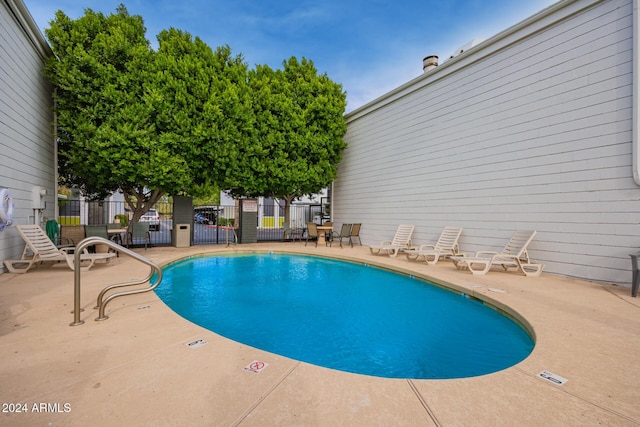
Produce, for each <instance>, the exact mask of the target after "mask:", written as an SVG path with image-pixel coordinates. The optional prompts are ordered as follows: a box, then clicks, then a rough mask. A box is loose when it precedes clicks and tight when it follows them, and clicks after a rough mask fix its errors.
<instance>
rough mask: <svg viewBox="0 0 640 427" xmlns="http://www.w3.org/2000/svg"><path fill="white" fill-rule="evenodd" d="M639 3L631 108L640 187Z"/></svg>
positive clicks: (636, 177) (634, 26)
mask: <svg viewBox="0 0 640 427" xmlns="http://www.w3.org/2000/svg"><path fill="white" fill-rule="evenodd" d="M638 3H640V0H633V18H632V19H633V23H632V34H631V37H632V42H631V44H632V46H633V48H632V51H633V65H632V70H631V72H632V73H633V81H632V89H631V90H632V94H631V97H632V108H631V114H632V116H631V127H632V130H631V138H632V139H631V145H632V147H633V148H632V156H633V180H634V181H635V182H636V184H638V185H640V141H639V137H640V135H638V126H639V122H640V120H638V115H639V114H640V99H639V98H640V66H639V62H640V61H639V59H638V55H640V52H639V49H640V48H639V47H638V44H639V42H640V17H639V13H640V11H638Z"/></svg>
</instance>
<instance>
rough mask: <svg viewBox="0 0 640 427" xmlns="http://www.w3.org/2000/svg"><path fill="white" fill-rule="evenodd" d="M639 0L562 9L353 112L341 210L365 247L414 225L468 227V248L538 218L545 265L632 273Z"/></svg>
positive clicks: (420, 229)
mask: <svg viewBox="0 0 640 427" xmlns="http://www.w3.org/2000/svg"><path fill="white" fill-rule="evenodd" d="M631 3H632V2H631V1H630V0H611V1H603V2H598V1H593V0H591V1H588V0H585V1H577V2H573V3H570V4H568V5H567V6H566V7H567V8H569V7H571V8H572V11H573V10H577V9H580V10H579V12H577V13H573V12H572V13H568V12H567V11H564V10H562V9H559V10H556V11H555V12H554V15H553V16H552V17H551V18H555V22H552V23H551V24H550V25H546V26H544V27H543V28H541V29H537V30H536V31H533V32H532V31H531V30H530V28H534V25H533V24H531V26H530V27H523V28H519V29H518V30H517V31H516V32H515V33H514V34H513V35H511V36H510V37H511V40H510V42H509V43H506V44H505V43H503V45H501V46H500V47H496V46H493V45H492V44H491V42H488V43H486V44H484V45H482V46H481V47H480V50H479V51H470V52H468V56H464V55H463V56H461V57H460V58H457V59H455V60H453V62H452V64H447V65H446V66H443V67H442V68H441V69H436V70H434V71H432V72H430V73H429V74H428V75H425V76H423V77H422V78H419V79H416V80H415V81H414V82H412V84H409V85H407V86H405V87H404V88H403V89H402V91H403V92H402V94H401V95H398V96H397V97H395V98H391V97H390V98H383V99H381V100H380V101H379V105H369V106H367V107H366V108H365V109H363V111H356V112H354V113H352V114H350V115H348V116H347V135H346V137H345V139H346V141H347V143H348V148H347V150H346V151H345V155H344V160H343V162H342V163H341V164H340V166H339V174H338V179H336V181H335V183H334V192H333V200H332V212H333V216H334V220H335V221H336V222H362V223H363V224H364V225H363V228H362V231H361V234H362V240H363V243H365V244H366V243H374V242H378V241H379V240H382V239H387V238H390V237H391V236H392V235H393V232H394V230H395V228H396V227H397V225H398V224H400V223H411V224H415V225H416V231H415V239H414V241H415V242H416V243H432V242H433V241H434V240H435V239H437V237H438V235H439V234H440V230H441V229H442V227H443V226H445V225H458V226H462V227H464V228H465V231H464V232H463V235H462V238H461V244H462V249H463V250H465V251H475V250H481V249H482V250H485V249H493V250H498V249H501V248H502V247H503V246H504V244H505V243H506V240H508V238H509V237H510V235H511V233H512V231H513V230H515V229H535V230H537V231H538V235H537V236H536V239H535V240H534V242H533V243H532V246H531V255H532V257H533V258H534V259H535V260H536V261H540V262H544V263H545V264H546V270H545V271H547V272H550V273H555V274H561V275H567V276H573V277H581V278H585V279H589V280H596V281H605V282H613V283H621V284H628V283H629V282H630V280H631V273H630V265H631V264H630V261H629V256H628V254H629V253H632V252H636V251H637V248H638V247H640V229H639V227H638V212H640V188H639V187H638V186H637V185H636V184H635V183H634V181H633V176H632V164H631V163H632V157H631V152H632V146H631V139H632V97H631V93H632V91H631V85H632V45H633V40H632V4H631ZM578 6H579V7H578ZM544 19H547V20H549V19H550V18H549V17H545V18H544ZM497 43H498V42H496V44H497ZM365 110H366V111H365Z"/></svg>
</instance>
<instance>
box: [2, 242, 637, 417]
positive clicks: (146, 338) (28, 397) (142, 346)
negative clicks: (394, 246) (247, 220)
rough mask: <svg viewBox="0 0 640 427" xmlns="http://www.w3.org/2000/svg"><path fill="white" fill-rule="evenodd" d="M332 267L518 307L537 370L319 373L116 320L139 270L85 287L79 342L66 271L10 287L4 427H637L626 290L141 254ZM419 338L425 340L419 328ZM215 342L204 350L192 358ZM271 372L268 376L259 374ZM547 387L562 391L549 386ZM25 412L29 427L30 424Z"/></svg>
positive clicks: (123, 266) (441, 269)
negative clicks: (433, 284)
mask: <svg viewBox="0 0 640 427" xmlns="http://www.w3.org/2000/svg"><path fill="white" fill-rule="evenodd" d="M254 250H255V251H269V250H273V251H282V252H297V253H309V254H317V255H330V256H334V257H340V258H345V259H351V260H359V261H362V262H365V263H369V264H379V265H384V266H388V267H391V268H394V269H399V270H402V271H403V272H407V273H409V274H415V275H420V276H421V275H427V276H429V277H431V278H432V279H433V280H434V281H437V282H447V283H451V284H453V285H454V287H455V288H456V289H457V290H463V291H464V292H466V293H468V294H469V295H476V296H480V297H482V298H485V299H488V300H489V301H491V302H493V303H494V304H496V305H497V306H499V307H505V308H507V307H510V309H511V310H513V311H514V312H516V313H518V314H519V315H521V316H522V317H523V318H524V319H526V321H527V322H528V323H529V324H530V325H531V327H532V329H533V331H534V333H535V338H536V346H535V348H534V350H533V352H532V354H531V355H530V356H529V357H528V358H527V359H525V360H524V361H522V362H521V363H519V364H517V365H516V366H513V367H511V368H508V369H505V370H503V371H500V372H496V373H493V374H490V375H485V376H481V377H474V378H465V379H455V380H398V379H384V378H376V377H368V376H363V375H356V374H349V373H344V372H339V371H334V370H330V369H326V368H321V367H317V366H313V365H309V364H307V363H303V362H298V361H295V360H291V359H288V358H286V357H282V356H278V355H274V354H271V353H267V352H264V351H261V350H258V349H255V348H252V347H248V346H245V345H242V344H239V343H236V342H233V341H230V340H228V339H225V338H223V337H220V336H218V335H217V334H215V333H213V332H210V331H207V330H205V329H203V328H201V327H199V326H196V325H194V324H192V323H190V322H188V321H187V320H184V319H182V318H181V317H179V316H178V315H177V314H175V313H173V312H172V311H171V310H170V309H169V308H167V307H166V306H165V305H164V304H163V303H162V302H161V301H160V300H159V299H158V298H157V297H156V296H155V294H153V293H145V294H139V295H133V296H127V297H123V298H118V299H115V300H113V301H112V302H111V303H110V304H109V305H108V306H107V310H106V311H107V315H108V316H109V319H108V320H106V321H101V322H96V321H94V319H95V318H96V317H97V311H96V310H93V306H94V305H95V298H96V296H97V294H98V292H99V291H100V290H101V289H102V288H104V287H105V286H107V285H110V284H113V283H116V282H124V281H128V280H132V279H135V278H141V277H144V276H145V275H146V274H147V272H148V267H145V266H144V265H143V264H141V263H139V262H137V261H135V260H133V259H132V258H130V257H127V256H121V257H119V258H118V259H116V260H114V261H113V262H112V265H96V266H95V267H94V268H93V269H91V270H90V271H88V272H84V273H83V274H82V307H83V308H84V312H82V314H81V319H82V320H84V321H85V323H84V324H83V325H80V326H73V327H71V326H69V323H71V322H72V321H73V315H72V314H71V310H72V308H73V273H72V272H71V270H69V269H68V268H67V267H66V265H62V264H61V265H55V266H40V267H38V268H36V269H34V270H32V271H30V272H29V273H27V274H22V275H18V274H10V273H5V274H2V275H0V351H1V355H2V359H1V361H0V401H1V403H2V413H1V414H0V425H2V426H86V425H93V426H103V425H104V426H106V425H122V426H146V425H153V426H170V425H171V426H172V425H176V426H178V425H180V426H182V425H189V426H235V425H240V426H335V425H344V426H372V425H377V426H417V425H419V426H516V425H517V426H540V425H545V426H585V425H607V426H638V425H640V298H631V296H630V290H629V289H628V288H624V287H619V286H613V285H603V284H596V283H590V282H585V281H580V280H573V279H568V278H562V277H556V276H552V275H548V274H543V275H542V276H541V277H538V278H535V277H524V276H521V275H518V274H517V273H504V272H497V271H496V272H490V273H488V274H487V275H486V276H473V275H471V274H470V273H468V272H464V271H459V270H456V269H455V268H454V267H453V265H452V263H451V262H448V261H444V262H440V263H438V264H437V265H429V266H427V265H426V264H425V263H423V262H411V261H407V260H406V258H405V257H403V256H401V257H400V256H399V257H398V258H389V257H386V256H374V255H371V254H370V253H369V250H368V249H367V248H366V247H355V248H353V249H352V248H349V247H345V248H344V249H340V248H339V247H332V248H326V247H317V248H316V247H314V246H313V245H309V246H307V247H305V246H304V243H274V244H257V245H240V246H235V247H234V246H232V247H230V248H225V247H208V246H197V247H191V248H184V249H183V248H166V247H162V248H150V249H149V250H146V251H145V250H144V249H141V250H137V252H138V253H140V254H142V255H143V256H146V257H147V258H149V259H151V260H152V261H154V262H156V263H158V264H160V265H162V264H165V263H167V262H170V261H172V260H176V259H179V258H182V257H185V256H189V255H195V254H201V253H215V252H227V251H254ZM416 327H419V325H416ZM197 340H204V341H206V344H204V345H201V346H192V347H190V346H188V345H187V344H189V343H192V342H194V341H197ZM254 361H260V362H264V363H266V364H268V365H267V366H266V368H264V369H263V370H262V371H260V372H259V373H254V372H250V371H247V370H245V367H247V366H249V365H250V364H251V363H252V362H254ZM542 371H548V372H550V373H552V374H554V375H556V376H559V377H563V378H565V379H568V382H566V383H564V384H563V385H557V384H555V383H553V382H552V381H549V380H546V379H543V378H541V377H540V376H539V374H540V373H541V372H542ZM18 411H22V412H18Z"/></svg>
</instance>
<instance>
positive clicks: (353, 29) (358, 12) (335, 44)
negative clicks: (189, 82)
mask: <svg viewBox="0 0 640 427" xmlns="http://www.w3.org/2000/svg"><path fill="white" fill-rule="evenodd" d="M555 2H556V1H555V0H395V1H390V0H368V1H364V0H324V1H317V0H316V1H309V0H295V1H292V0H283V1H272V0H235V1H231V0H227V1H221V0H190V1H185V2H181V1H175V0H132V1H123V0H85V1H73V0H57V1H52V0H24V3H25V5H26V6H27V8H28V9H29V11H30V12H31V15H32V16H33V18H34V20H35V21H36V23H37V24H38V26H39V27H40V28H41V29H44V28H46V27H47V26H48V23H49V21H50V20H51V19H53V17H54V14H55V12H56V11H57V10H62V11H63V12H64V13H65V14H66V15H68V16H69V17H71V18H74V19H75V18H79V17H80V16H82V15H83V14H84V10H85V9H86V8H90V9H92V10H94V11H99V12H103V13H105V14H109V13H112V12H114V11H115V9H116V7H117V6H118V4H120V3H123V4H124V5H125V6H126V7H127V10H128V11H129V13H130V14H135V15H141V16H142V17H143V19H144V22H145V25H146V27H147V38H148V39H149V40H151V41H152V43H153V44H154V46H156V45H157V44H156V35H157V34H158V33H159V32H160V31H161V30H163V29H167V28H169V27H174V28H178V29H181V30H184V31H187V32H189V33H191V35H192V36H198V37H200V38H201V39H202V40H204V41H205V42H206V43H207V44H208V45H209V46H211V47H213V48H215V47H217V46H221V45H229V46H230V47H231V50H232V52H233V53H234V54H242V56H243V57H244V60H245V62H247V63H248V64H249V66H250V67H251V68H253V66H254V65H255V64H267V65H269V66H270V67H272V68H281V65H282V61H284V60H285V59H288V58H290V57H291V56H296V57H298V58H299V59H300V58H302V57H305V58H307V59H310V60H312V61H313V62H314V64H315V66H316V68H317V69H318V71H319V72H320V73H327V75H328V76H329V77H330V78H331V79H332V80H333V81H335V82H338V83H341V84H342V85H343V88H344V90H346V91H347V101H348V105H347V111H352V110H354V109H356V108H358V107H360V106H362V105H364V104H366V103H367V102H369V101H372V100H374V99H375V98H377V97H378V96H381V95H383V94H385V93H386V92H388V91H390V90H392V89H394V88H396V87H398V86H400V85H402V84H404V83H406V82H408V81H409V80H411V79H413V78H415V77H417V76H419V75H420V74H421V73H422V58H424V57H425V56H428V55H437V56H439V57H440V62H441V63H442V62H443V60H444V59H446V58H448V57H449V56H450V55H451V54H452V53H453V52H454V51H455V50H456V49H457V48H458V47H460V46H462V45H464V44H466V43H468V42H470V41H471V40H473V39H488V38H490V37H492V36H494V35H496V34H498V33H499V32H501V31H503V30H505V29H507V28H509V27H511V26H512V25H515V24H517V23H518V22H520V21H522V20H524V19H526V18H528V17H529V16H531V15H533V14H535V13H537V12H539V11H541V10H542V9H544V8H546V7H548V6H550V5H551V4H553V3H555ZM43 32H44V31H43Z"/></svg>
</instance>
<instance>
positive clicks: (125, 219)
mask: <svg viewBox="0 0 640 427" xmlns="http://www.w3.org/2000/svg"><path fill="white" fill-rule="evenodd" d="M115 219H117V220H118V221H119V222H120V224H122V226H123V227H125V228H126V227H128V226H129V216H128V215H126V214H117V215H115Z"/></svg>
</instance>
